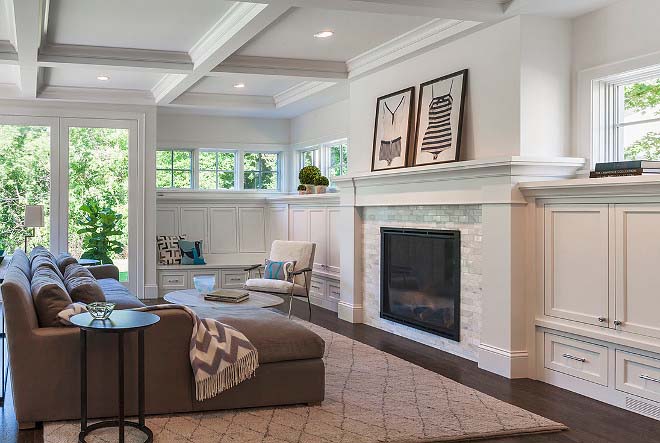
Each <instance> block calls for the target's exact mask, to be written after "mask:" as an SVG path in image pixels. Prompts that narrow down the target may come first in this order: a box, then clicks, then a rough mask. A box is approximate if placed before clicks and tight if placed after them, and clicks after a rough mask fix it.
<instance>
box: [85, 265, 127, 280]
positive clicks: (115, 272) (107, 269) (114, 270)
mask: <svg viewBox="0 0 660 443" xmlns="http://www.w3.org/2000/svg"><path fill="white" fill-rule="evenodd" d="M87 269H89V272H91V273H92V275H93V276H94V278H95V279H97V280H101V279H102V278H113V279H115V280H119V268H118V267H117V266H115V265H98V266H89V267H88V268H87Z"/></svg>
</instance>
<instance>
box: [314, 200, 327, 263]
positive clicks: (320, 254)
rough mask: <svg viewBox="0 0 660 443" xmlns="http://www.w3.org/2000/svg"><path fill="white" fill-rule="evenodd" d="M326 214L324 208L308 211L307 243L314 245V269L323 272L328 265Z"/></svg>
mask: <svg viewBox="0 0 660 443" xmlns="http://www.w3.org/2000/svg"><path fill="white" fill-rule="evenodd" d="M327 222H328V214H327V211H326V209H325V208H312V209H310V210H309V241H311V242H312V243H316V252H315V254H314V268H315V269H322V270H325V267H326V264H327V263H328V247H327V243H328V223H327Z"/></svg>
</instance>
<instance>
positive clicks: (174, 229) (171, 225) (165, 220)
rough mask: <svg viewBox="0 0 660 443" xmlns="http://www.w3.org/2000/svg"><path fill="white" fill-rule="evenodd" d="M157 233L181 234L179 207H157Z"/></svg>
mask: <svg viewBox="0 0 660 443" xmlns="http://www.w3.org/2000/svg"><path fill="white" fill-rule="evenodd" d="M156 235H179V208H177V207H176V206H163V207H159V208H158V209H156Z"/></svg>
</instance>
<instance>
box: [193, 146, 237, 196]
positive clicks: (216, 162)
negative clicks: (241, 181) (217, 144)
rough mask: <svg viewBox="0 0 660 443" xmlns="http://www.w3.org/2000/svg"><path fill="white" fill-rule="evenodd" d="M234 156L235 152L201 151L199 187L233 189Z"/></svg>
mask: <svg viewBox="0 0 660 443" xmlns="http://www.w3.org/2000/svg"><path fill="white" fill-rule="evenodd" d="M234 156H235V154H234V153H233V152H213V151H201V152H200V153H199V188H200V189H233V188H234V164H235V161H234ZM216 178H217V183H216Z"/></svg>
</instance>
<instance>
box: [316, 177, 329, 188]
mask: <svg viewBox="0 0 660 443" xmlns="http://www.w3.org/2000/svg"><path fill="white" fill-rule="evenodd" d="M314 184H315V185H316V186H330V180H328V177H326V176H325V175H319V176H318V177H316V178H315V179H314Z"/></svg>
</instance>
